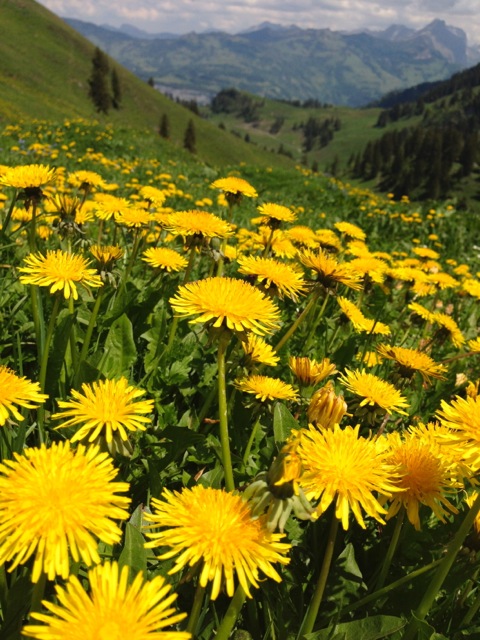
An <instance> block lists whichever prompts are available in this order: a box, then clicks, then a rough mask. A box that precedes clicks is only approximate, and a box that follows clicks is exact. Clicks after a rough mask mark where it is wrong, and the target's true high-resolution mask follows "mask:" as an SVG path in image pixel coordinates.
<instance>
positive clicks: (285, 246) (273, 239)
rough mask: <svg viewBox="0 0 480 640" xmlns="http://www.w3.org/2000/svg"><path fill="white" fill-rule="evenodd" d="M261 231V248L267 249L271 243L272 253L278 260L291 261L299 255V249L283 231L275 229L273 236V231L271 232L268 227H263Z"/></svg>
mask: <svg viewBox="0 0 480 640" xmlns="http://www.w3.org/2000/svg"><path fill="white" fill-rule="evenodd" d="M260 231H261V235H260V244H261V246H262V247H266V246H267V245H268V244H269V243H270V246H271V248H272V252H273V254H274V255H275V256H276V257H277V258H287V259H290V258H294V257H295V256H296V255H297V253H298V250H297V248H296V247H295V245H294V244H293V242H291V240H289V239H288V238H287V236H286V235H285V233H284V232H283V231H282V230H281V229H274V230H273V236H272V233H271V230H269V229H268V227H262V228H261V229H260Z"/></svg>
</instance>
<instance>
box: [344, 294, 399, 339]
mask: <svg viewBox="0 0 480 640" xmlns="http://www.w3.org/2000/svg"><path fill="white" fill-rule="evenodd" d="M337 302H338V306H339V307H340V309H341V310H342V312H343V313H344V314H345V315H346V316H347V318H348V319H349V320H350V322H351V323H352V325H353V328H354V329H355V331H358V332H359V333H362V332H366V333H372V334H380V335H384V336H388V335H390V327H389V326H388V325H386V324H385V323H383V322H379V321H378V320H377V321H375V320H373V319H372V318H366V317H365V316H364V315H363V313H362V312H361V310H360V309H359V308H358V307H357V305H356V304H355V303H354V302H351V301H350V300H348V299H347V298H344V297H343V296H338V297H337Z"/></svg>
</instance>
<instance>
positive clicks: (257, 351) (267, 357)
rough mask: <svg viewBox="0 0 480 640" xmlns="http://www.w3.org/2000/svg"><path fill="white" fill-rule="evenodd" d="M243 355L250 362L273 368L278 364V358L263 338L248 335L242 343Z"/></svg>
mask: <svg viewBox="0 0 480 640" xmlns="http://www.w3.org/2000/svg"><path fill="white" fill-rule="evenodd" d="M242 347H243V350H244V352H245V355H246V356H247V357H248V358H249V360H250V361H251V362H257V363H258V364H265V365H268V366H271V367H274V366H275V365H277V364H278V363H279V362H280V358H279V357H278V356H277V355H276V353H275V350H274V349H273V347H271V346H270V345H269V344H268V343H267V342H265V340H264V339H263V338H261V337H260V336H256V335H255V334H254V333H249V334H248V335H247V337H246V339H245V340H244V341H243V342H242Z"/></svg>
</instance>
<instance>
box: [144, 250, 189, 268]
mask: <svg viewBox="0 0 480 640" xmlns="http://www.w3.org/2000/svg"><path fill="white" fill-rule="evenodd" d="M142 255H143V256H144V257H143V258H142V260H144V261H145V262H148V264H149V265H150V266H152V267H155V268H156V269H164V270H165V271H168V272H171V271H181V270H182V269H185V268H186V266H187V264H188V260H187V259H186V258H184V257H183V256H181V255H180V254H179V253H178V251H175V250H174V249H169V248H168V247H150V248H149V249H146V250H145V251H144V252H143V254H142Z"/></svg>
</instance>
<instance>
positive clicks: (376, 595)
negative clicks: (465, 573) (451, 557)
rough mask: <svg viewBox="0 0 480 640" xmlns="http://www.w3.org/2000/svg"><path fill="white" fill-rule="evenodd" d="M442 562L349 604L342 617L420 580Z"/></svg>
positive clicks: (436, 562)
mask: <svg viewBox="0 0 480 640" xmlns="http://www.w3.org/2000/svg"><path fill="white" fill-rule="evenodd" d="M441 562H442V559H439V560H434V561H433V562H430V563H429V564H427V565H425V566H424V567H421V568H420V569H416V571H411V572H410V573H408V574H407V575H406V576H403V578H399V579H398V580H395V582H391V583H390V584H387V586H386V587H382V589H378V591H374V592H373V593H369V594H368V596H365V597H364V598H362V599H361V600H357V602H354V603H353V604H352V603H351V604H349V605H348V606H347V607H346V608H345V610H343V609H342V611H341V612H340V615H342V614H343V613H350V612H351V611H355V610H356V609H360V608H361V607H363V606H365V605H366V604H368V603H369V602H373V601H375V600H378V599H379V598H383V597H384V596H386V595H387V593H390V591H394V590H395V589H398V587H401V586H402V585H404V584H407V583H408V582H411V581H412V580H414V579H415V578H418V576H421V575H423V574H424V573H427V571H431V570H432V569H435V567H438V565H439V564H440V563H441Z"/></svg>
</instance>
